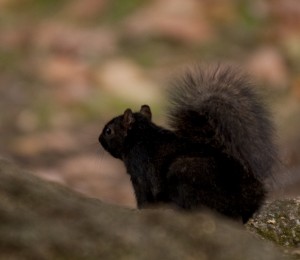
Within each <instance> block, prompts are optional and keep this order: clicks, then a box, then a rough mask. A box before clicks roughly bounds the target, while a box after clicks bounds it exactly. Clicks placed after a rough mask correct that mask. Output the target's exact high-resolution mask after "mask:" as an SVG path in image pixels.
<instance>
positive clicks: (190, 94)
mask: <svg viewBox="0 0 300 260" xmlns="http://www.w3.org/2000/svg"><path fill="white" fill-rule="evenodd" d="M175 81H176V83H175V86H174V87H173V88H171V91H170V100H171V106H170V110H169V118H170V126H171V127H172V128H173V129H174V130H175V131H176V132H177V133H178V134H179V135H182V136H185V137H188V138H190V139H191V140H194V141H195V142H200V143H207V144H210V145H211V146H213V147H216V148H218V149H221V150H222V151H224V152H225V153H227V154H230V155H231V156H233V157H234V158H236V159H238V160H239V161H240V162H241V163H242V164H243V165H244V167H246V168H247V169H248V170H249V171H250V172H252V173H254V174H255V176H257V177H258V178H260V179H265V178H267V177H271V176H272V171H273V168H274V165H275V164H276V162H277V161H278V159H277V149H276V147H275V144H274V128H273V124H272V122H271V120H270V115H269V112H268V111H267V109H266V107H265V106H264V104H263V102H262V101H261V98H260V96H259V95H258V94H257V92H256V90H255V89H254V87H253V86H252V85H251V84H250V83H249V81H248V79H247V77H246V76H245V75H243V74H241V73H240V72H239V71H238V70H237V69H235V68H233V67H230V66H216V67H211V68H203V67H201V66H198V67H195V68H193V69H190V70H188V71H186V73H185V74H184V75H183V77H181V78H177V79H176V80H175Z"/></svg>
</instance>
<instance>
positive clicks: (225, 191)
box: [99, 66, 277, 223]
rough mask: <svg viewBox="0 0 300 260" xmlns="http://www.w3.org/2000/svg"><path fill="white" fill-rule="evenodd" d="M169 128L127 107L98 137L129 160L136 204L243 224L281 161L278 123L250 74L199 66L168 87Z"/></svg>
mask: <svg viewBox="0 0 300 260" xmlns="http://www.w3.org/2000/svg"><path fill="white" fill-rule="evenodd" d="M169 99H170V100H169V101H170V104H171V105H170V108H169V112H168V115H169V121H170V126H171V128H172V130H168V129H164V128H162V127H160V126H157V125H156V124H154V123H153V122H152V121H151V117H152V115H151V110H150V107H149V106H148V105H143V106H142V107H141V109H140V112H137V113H133V112H132V111H131V109H126V110H125V112H124V114H123V115H120V116H118V117H115V118H114V119H112V120H111V121H110V122H108V123H107V124H106V126H105V127H104V129H103V132H102V133H101V135H100V136H99V142H100V143H101V144H102V146H103V147H104V149H105V150H107V151H108V152H109V153H110V154H111V155H112V156H114V157H115V158H119V159H121V160H123V161H124V163H125V166H126V168H127V172H128V174H129V175H130V177H131V182H132V184H133V188H134V191H135V195H136V199H137V204H138V207H139V208H144V207H147V206H151V205H154V204H161V203H168V204H172V205H175V206H177V207H179V208H183V209H188V210H196V209H199V208H201V207H208V208H210V209H213V210H216V211H217V212H219V213H221V214H224V215H226V216H228V217H230V218H233V219H242V221H243V222H244V223H245V222H247V221H248V219H249V218H250V217H251V216H252V215H253V213H254V212H255V211H257V210H258V209H259V207H260V206H261V204H262V203H263V201H264V199H265V197H266V193H267V190H266V187H265V180H266V179H267V178H269V177H271V176H272V173H273V170H274V165H275V163H276V161H277V149H276V146H275V144H274V131H273V129H274V128H273V124H272V122H271V120H270V115H269V112H268V111H267V109H266V108H265V106H264V104H263V102H262V101H261V98H260V96H259V95H258V94H257V93H256V90H255V89H254V88H253V86H252V85H251V84H250V83H249V81H248V79H247V77H246V76H245V75H243V74H241V73H240V72H239V71H238V70H237V69H235V68H232V67H231V66H216V67H213V68H210V69H203V68H202V67H201V66H196V67H195V68H193V69H190V70H188V71H186V73H185V74H184V75H183V77H181V78H177V79H176V80H175V86H174V87H173V88H171V90H170V96H169Z"/></svg>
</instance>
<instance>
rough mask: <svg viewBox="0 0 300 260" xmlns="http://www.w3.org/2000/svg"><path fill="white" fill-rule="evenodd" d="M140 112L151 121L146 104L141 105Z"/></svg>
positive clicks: (150, 114)
mask: <svg viewBox="0 0 300 260" xmlns="http://www.w3.org/2000/svg"><path fill="white" fill-rule="evenodd" d="M140 113H141V114H142V115H143V116H145V117H146V118H148V119H149V120H150V121H151V118H152V113H151V109H150V107H149V106H148V105H142V106H141V110H140Z"/></svg>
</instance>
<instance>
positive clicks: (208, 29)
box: [0, 0, 300, 207]
mask: <svg viewBox="0 0 300 260" xmlns="http://www.w3.org/2000/svg"><path fill="white" fill-rule="evenodd" d="M222 61H226V62H231V63H234V64H238V66H241V67H242V68H243V70H245V71H246V72H248V73H249V74H251V75H253V79H254V81H256V82H257V84H258V85H259V86H260V87H261V88H263V89H264V92H265V93H266V97H267V100H266V101H267V103H268V104H269V106H270V108H271V110H272V112H273V114H274V118H275V121H276V125H277V128H278V142H279V144H280V153H281V155H282V161H283V163H284V164H285V166H286V172H290V173H291V174H290V176H292V177H287V178H284V180H283V183H284V186H285V187H287V188H286V189H285V190H286V191H288V192H286V194H287V195H294V194H295V193H297V192H298V193H300V131H299V130H300V1H298V0H272V1H268V0H248V1H247V0H245V1H240V0H218V1H217V0H202V1H199V0H148V1H147V0H122V1H116V0H85V1H82V0H0V144H1V147H0V156H1V157H4V158H8V159H10V160H13V161H15V162H16V163H17V164H18V165H20V166H22V167H24V168H26V169H29V170H30V171H32V172H33V173H34V174H36V175H38V176H41V177H43V178H45V179H48V180H51V181H55V182H59V183H61V184H63V185H67V186H69V187H71V188H72V189H75V190H77V191H79V192H82V193H84V194H86V195H88V196H91V197H97V198H100V199H101V200H103V201H106V202H109V203H115V204H120V205H126V206H129V207H135V201H134V197H133V192H132V188H131V185H130V182H129V178H128V176H127V175H126V173H125V170H124V168H123V165H122V163H121V162H120V161H118V160H115V159H113V158H111V157H110V156H109V155H108V154H106V153H105V152H104V151H103V150H102V148H101V147H100V145H98V141H97V139H98V136H99V134H100V132H101V130H102V127H103V124H104V123H105V122H106V121H107V120H109V119H111V118H112V117H113V116H116V115H118V114H120V113H122V112H123V111H124V110H125V109H126V108H127V107H131V108H132V109H135V110H137V109H139V107H140V105H142V104H144V103H147V104H149V105H151V107H152V110H153V114H154V121H155V122H157V123H159V124H162V125H163V124H164V122H165V121H164V120H165V117H164V106H165V101H166V100H165V99H164V95H163V93H164V90H165V88H166V87H167V85H168V84H167V82H168V81H169V80H170V79H172V75H175V74H176V73H177V72H178V70H180V68H182V67H184V66H185V65H187V64H193V63H196V62H222Z"/></svg>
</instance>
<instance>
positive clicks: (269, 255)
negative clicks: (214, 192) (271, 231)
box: [0, 160, 283, 260]
mask: <svg viewBox="0 0 300 260" xmlns="http://www.w3.org/2000/svg"><path fill="white" fill-rule="evenodd" d="M0 203H1V208H0V223H1V224H0V258H1V259H272V260H274V259H283V255H282V253H281V252H280V250H279V249H277V248H276V247H275V245H272V244H271V243H269V242H266V241H263V240H261V239H259V238H256V237H255V236H254V235H253V234H250V233H249V231H246V230H245V229H244V227H243V226H241V225H239V224H237V223H231V222H229V221H227V220H224V219H221V218H219V217H215V216H213V215H212V214H210V213H193V214H184V213H180V212H177V211H173V210H170V209H168V210H167V209H153V210H144V211H137V210H132V209H131V210H130V209H125V208H121V207H117V206H111V205H107V204H104V203H102V202H100V201H99V200H96V199H91V198H86V197H83V196H82V195H80V194H78V193H75V192H73V191H70V190H68V189H67V188H64V187H62V186H60V185H58V184H54V183H50V182H46V181H44V180H41V179H39V178H37V177H35V176H33V175H31V174H29V173H26V172H24V171H23V170H20V169H18V168H17V167H15V166H14V165H12V164H10V163H8V162H6V161H4V160H0Z"/></svg>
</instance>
